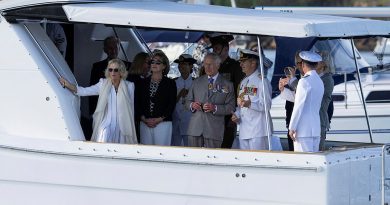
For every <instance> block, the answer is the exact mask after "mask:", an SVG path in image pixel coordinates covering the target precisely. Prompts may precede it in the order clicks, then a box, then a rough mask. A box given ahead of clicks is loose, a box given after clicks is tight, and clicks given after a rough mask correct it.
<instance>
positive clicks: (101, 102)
mask: <svg viewBox="0 0 390 205" xmlns="http://www.w3.org/2000/svg"><path fill="white" fill-rule="evenodd" d="M126 77H127V71H126V67H125V64H124V63H123V62H122V61H121V60H119V59H112V60H110V61H109V62H108V65H107V69H106V70H105V78H101V79H100V80H99V82H98V83H97V84H95V85H92V86H90V87H86V88H83V87H80V86H75V85H73V84H70V83H69V82H68V81H67V80H65V79H64V78H62V77H61V78H60V79H59V80H60V83H61V84H62V85H63V87H64V88H67V89H69V90H70V91H72V92H74V93H75V94H77V95H79V96H91V95H99V99H98V103H97V107H96V110H95V113H94V114H93V133H92V138H91V141H95V142H109V143H125V144H136V143H137V136H136V132H135V126H134V84H133V83H132V82H129V81H126V80H125V79H126Z"/></svg>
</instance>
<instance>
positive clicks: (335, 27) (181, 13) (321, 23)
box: [0, 0, 390, 38]
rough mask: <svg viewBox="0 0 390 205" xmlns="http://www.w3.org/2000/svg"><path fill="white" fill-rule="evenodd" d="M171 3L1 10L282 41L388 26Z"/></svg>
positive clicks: (7, 5)
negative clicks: (55, 11) (51, 11)
mask: <svg viewBox="0 0 390 205" xmlns="http://www.w3.org/2000/svg"><path fill="white" fill-rule="evenodd" d="M172 1H175V0H171V1H169V0H166V1H162V0H144V1H139V0H138V1H137V0H122V1H121V0H3V1H1V2H0V10H2V11H7V10H10V9H16V8H22V7H29V6H36V5H45V4H57V5H58V4H62V5H63V9H64V11H65V13H66V15H67V18H68V20H69V21H73V22H85V23H101V24H111V25H124V26H137V27H151V28H162V29H179V30H193V31H211V32H215V31H217V32H226V33H240V34H253V35H269V36H285V37H298V38H301V37H322V38H328V37H330V38H340V37H341V38H342V37H354V36H389V35H390V22H388V21H379V20H368V19H358V18H349V17H337V16H325V15H313V14H295V13H280V12H275V11H262V10H255V9H243V8H231V7H222V6H210V5H194V4H184V3H176V2H172Z"/></svg>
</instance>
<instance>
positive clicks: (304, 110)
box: [289, 70, 324, 137]
mask: <svg viewBox="0 0 390 205" xmlns="http://www.w3.org/2000/svg"><path fill="white" fill-rule="evenodd" d="M323 94H324V84H323V83H322V80H321V78H320V77H319V76H318V74H317V72H316V71H315V70H311V71H308V72H307V73H306V74H305V76H304V77H302V78H301V79H300V80H299V82H298V86H297V92H296V95H295V103H294V110H293V113H292V115H291V121H290V126H289V129H290V130H295V131H296V137H319V136H320V133H321V124H320V115H319V112H320V107H321V101H322V96H323Z"/></svg>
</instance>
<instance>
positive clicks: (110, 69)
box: [108, 68, 119, 73]
mask: <svg viewBox="0 0 390 205" xmlns="http://www.w3.org/2000/svg"><path fill="white" fill-rule="evenodd" d="M113 71H114V73H117V72H118V71H119V69H118V68H109V69H108V72H110V73H111V72H113Z"/></svg>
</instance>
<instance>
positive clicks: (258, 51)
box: [257, 36, 272, 150]
mask: <svg viewBox="0 0 390 205" xmlns="http://www.w3.org/2000/svg"><path fill="white" fill-rule="evenodd" d="M257 48H258V49H257V53H258V55H259V64H260V73H261V86H262V87H263V102H264V112H265V123H266V124H267V126H266V127H267V137H268V150H272V143H271V128H270V127H271V126H270V121H269V119H268V118H269V117H270V116H269V115H268V112H269V110H268V109H267V101H266V99H265V85H264V73H265V72H264V65H263V61H264V59H263V55H262V49H263V48H262V47H261V41H260V36H257Z"/></svg>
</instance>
